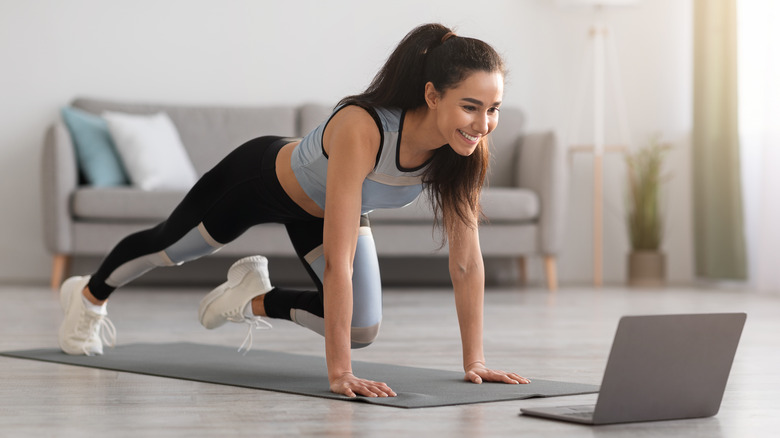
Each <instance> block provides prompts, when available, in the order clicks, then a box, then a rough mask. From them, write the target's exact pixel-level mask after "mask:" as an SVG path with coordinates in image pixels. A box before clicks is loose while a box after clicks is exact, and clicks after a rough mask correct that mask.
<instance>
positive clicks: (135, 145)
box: [103, 111, 197, 190]
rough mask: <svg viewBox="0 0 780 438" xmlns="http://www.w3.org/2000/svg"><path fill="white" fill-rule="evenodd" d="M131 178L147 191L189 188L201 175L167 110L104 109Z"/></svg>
mask: <svg viewBox="0 0 780 438" xmlns="http://www.w3.org/2000/svg"><path fill="white" fill-rule="evenodd" d="M103 118H104V119H106V122H108V129H109V131H110V132H111V136H112V137H113V138H114V143H116V147H117V150H118V151H119V155H120V156H121V157H122V162H123V163H124V164H125V168H126V169H127V173H128V174H129V175H130V181H131V182H132V183H133V185H135V186H138V187H140V188H141V189H143V190H188V189H189V188H190V187H192V185H193V184H195V181H196V180H197V174H196V172H195V168H194V167H193V166H192V162H191V161H190V158H189V156H188V155H187V151H186V150H185V149H184V145H183V144H182V143H181V139H180V138H179V133H178V131H176V127H175V126H174V125H173V122H172V121H171V119H170V117H168V115H167V114H165V113H158V114H153V115H137V114H124V113H116V112H110V111H107V112H104V113H103Z"/></svg>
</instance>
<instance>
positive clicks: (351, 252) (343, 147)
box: [322, 106, 395, 397]
mask: <svg viewBox="0 0 780 438" xmlns="http://www.w3.org/2000/svg"><path fill="white" fill-rule="evenodd" d="M380 141H381V137H380V134H379V131H378V129H377V126H376V123H375V122H374V120H373V118H372V117H371V116H370V115H369V114H368V113H367V112H366V111H365V110H363V109H360V108H358V107H354V106H351V107H347V108H344V109H342V110H341V111H339V112H338V113H337V114H336V115H335V116H334V117H333V119H331V121H330V123H329V124H328V127H327V128H326V130H325V133H324V137H323V144H324V147H325V151H326V153H327V154H328V179H327V185H326V194H325V196H326V203H327V205H326V206H325V225H324V230H323V242H322V243H323V250H324V254H325V274H324V279H323V290H324V291H323V293H324V300H325V303H324V305H325V357H326V360H327V365H328V380H329V382H330V388H331V391H333V392H336V393H340V394H344V395H347V396H350V397H354V396H355V395H356V394H361V395H364V396H369V397H375V396H388V395H395V393H393V391H392V390H391V389H390V388H389V387H387V385H385V384H384V383H380V382H372V381H368V380H363V379H358V378H356V377H355V376H354V375H353V374H352V362H351V354H350V348H351V339H350V337H351V335H350V330H351V329H350V326H351V323H352V263H353V260H354V258H355V248H356V246H357V239H358V230H359V227H360V213H361V200H362V186H363V180H364V179H365V178H366V176H367V175H368V174H369V172H371V170H372V169H373V167H374V163H375V160H376V155H377V153H378V151H379V142H380Z"/></svg>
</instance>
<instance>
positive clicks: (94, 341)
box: [59, 276, 116, 356]
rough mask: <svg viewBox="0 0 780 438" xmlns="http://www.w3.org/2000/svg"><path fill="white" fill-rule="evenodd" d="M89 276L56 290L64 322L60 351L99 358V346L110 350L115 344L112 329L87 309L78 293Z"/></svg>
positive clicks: (107, 321)
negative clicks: (104, 344) (107, 347)
mask: <svg viewBox="0 0 780 438" xmlns="http://www.w3.org/2000/svg"><path fill="white" fill-rule="evenodd" d="M89 278H90V277H89V276H86V277H71V278H69V279H67V280H65V282H64V283H62V287H60V304H61V305H62V310H63V311H64V312H65V318H64V319H63V321H62V325H60V334H59V338H60V348H62V351H64V352H65V353H68V354H72V355H87V356H92V355H95V354H103V343H104V342H105V343H106V344H107V345H109V346H110V347H113V346H114V344H115V343H116V328H114V324H112V323H111V320H110V319H108V317H107V316H106V311H105V308H103V309H102V311H101V312H95V311H93V310H90V309H87V307H86V306H85V305H84V298H83V294H82V291H83V290H84V288H85V287H86V286H87V283H89Z"/></svg>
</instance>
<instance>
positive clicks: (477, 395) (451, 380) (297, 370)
mask: <svg viewBox="0 0 780 438" xmlns="http://www.w3.org/2000/svg"><path fill="white" fill-rule="evenodd" d="M0 355H3V356H10V357H17V358H23V359H33V360H41V361H47V362H56V363H63V364H70V365H79V366H85V367H91V368H100V369H107V370H114V371H126V372H130V373H137V374H147V375H152V376H161V377H172V378H176V379H184V380H194V381H197V382H208V383H218V384H222V385H231V386H239V387H244V388H254V389H265V390H270V391H279V392H285V393H290V394H300V395H308V396H314V397H325V398H331V399H338V400H359V401H365V402H368V403H374V404H378V405H384V406H394V407H399V408H423V407H434V406H449V405H459V404H468V403H483V402H492V401H505V400H520V399H526V398H531V397H553V396H562V395H575V394H589V393H594V392H598V390H599V387H598V386H597V385H587V384H581V383H567V382H556V381H551V380H540V379H532V382H531V383H530V384H527V385H506V384H501V383H483V384H481V385H475V384H473V383H468V382H464V381H463V373H460V372H454V371H442V370H435V369H428V368H414V367H407V366H398V365H388V364H381V363H370V362H360V361H353V363H352V368H353V371H354V372H355V375H357V376H360V377H362V378H366V379H372V380H379V381H383V382H386V383H387V384H388V385H389V386H390V387H391V388H393V390H394V391H395V392H396V393H397V394H398V396H397V397H388V398H368V397H357V398H356V399H350V398H348V397H345V396H341V395H337V394H333V393H331V392H330V391H329V390H328V377H327V368H326V366H325V358H323V357H319V356H306V355H300V354H290V353H281V352H276V351H266V350H253V351H250V352H249V353H248V354H247V355H246V356H243V355H241V354H239V353H237V352H236V350H235V348H229V347H224V346H217V345H203V344H194V343H186V342H183V343H171V344H130V345H122V346H119V347H116V348H112V349H106V350H105V354H104V355H103V356H92V357H88V356H69V355H67V354H65V353H63V352H62V351H60V350H59V349H52V348H48V349H38V350H24V351H9V352H4V353H0Z"/></svg>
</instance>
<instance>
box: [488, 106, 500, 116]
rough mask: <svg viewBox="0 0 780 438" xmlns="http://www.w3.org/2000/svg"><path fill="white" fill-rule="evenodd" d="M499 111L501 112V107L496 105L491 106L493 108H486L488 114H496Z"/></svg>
mask: <svg viewBox="0 0 780 438" xmlns="http://www.w3.org/2000/svg"><path fill="white" fill-rule="evenodd" d="M499 112H501V109H500V108H498V107H493V108H490V109H489V110H488V114H496V115H497V114H498V113H499Z"/></svg>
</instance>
